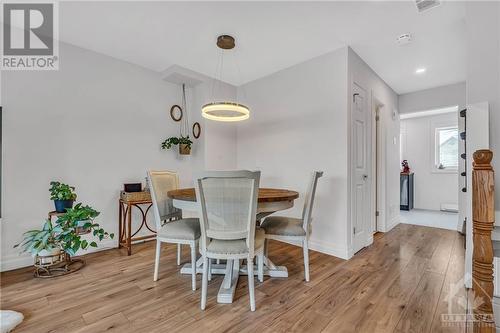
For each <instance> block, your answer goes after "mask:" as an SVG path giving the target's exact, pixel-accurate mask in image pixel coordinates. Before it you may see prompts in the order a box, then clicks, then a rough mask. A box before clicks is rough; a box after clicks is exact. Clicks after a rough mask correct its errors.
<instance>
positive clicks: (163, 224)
mask: <svg viewBox="0 0 500 333" xmlns="http://www.w3.org/2000/svg"><path fill="white" fill-rule="evenodd" d="M148 183H149V188H150V192H151V200H152V201H153V216H154V219H155V223H156V255H155V271H154V277H153V280H154V281H157V280H158V270H159V266H160V253H161V243H173V244H177V264H178V265H179V264H180V246H181V245H182V244H186V245H189V246H190V247H191V267H196V248H197V246H198V240H199V238H200V221H199V219H197V218H182V212H181V211H180V210H179V209H177V208H175V207H174V206H173V204H172V200H171V199H170V198H169V197H168V195H167V192H168V191H171V190H174V189H177V188H178V187H179V177H178V176H177V174H176V173H175V172H172V171H148ZM191 287H192V289H193V290H196V269H193V272H192V274H191Z"/></svg>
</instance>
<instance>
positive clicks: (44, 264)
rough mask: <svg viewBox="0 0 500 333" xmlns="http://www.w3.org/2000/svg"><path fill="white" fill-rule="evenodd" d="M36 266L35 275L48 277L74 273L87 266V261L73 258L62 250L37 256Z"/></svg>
mask: <svg viewBox="0 0 500 333" xmlns="http://www.w3.org/2000/svg"><path fill="white" fill-rule="evenodd" d="M34 266H35V271H34V273H33V275H34V276H35V277H36V278H45V279H46V278H54V277H58V276H63V275H67V274H70V273H74V272H76V271H78V270H80V269H81V268H82V267H83V266H85V261H84V260H83V259H72V258H71V257H70V255H69V254H67V253H65V252H61V253H60V254H57V255H50V256H36V257H35V263H34Z"/></svg>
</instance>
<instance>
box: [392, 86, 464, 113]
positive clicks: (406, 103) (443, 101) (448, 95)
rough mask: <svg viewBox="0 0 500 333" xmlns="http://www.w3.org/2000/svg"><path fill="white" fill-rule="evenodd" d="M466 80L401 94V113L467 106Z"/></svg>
mask: <svg viewBox="0 0 500 333" xmlns="http://www.w3.org/2000/svg"><path fill="white" fill-rule="evenodd" d="M465 89H466V84H465V82H460V83H456V84H451V85H447V86H441V87H436V88H431V89H426V90H420V91H415V92H411V93H407V94H402V95H399V113H401V114H403V113H409V112H418V111H428V110H434V109H439V108H443V107H448V106H455V105H458V107H459V109H460V110H461V109H463V108H464V107H465Z"/></svg>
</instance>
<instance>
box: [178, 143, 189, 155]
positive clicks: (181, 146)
mask: <svg viewBox="0 0 500 333" xmlns="http://www.w3.org/2000/svg"><path fill="white" fill-rule="evenodd" d="M179 154H181V155H190V154H191V147H189V146H188V145H187V144H184V143H181V144H179Z"/></svg>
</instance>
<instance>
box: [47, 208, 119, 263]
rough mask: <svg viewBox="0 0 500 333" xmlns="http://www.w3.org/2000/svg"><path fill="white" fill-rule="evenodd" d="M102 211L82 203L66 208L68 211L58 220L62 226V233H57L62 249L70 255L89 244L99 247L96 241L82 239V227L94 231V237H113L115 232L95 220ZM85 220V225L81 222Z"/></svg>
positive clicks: (59, 225) (100, 239) (100, 238)
mask: <svg viewBox="0 0 500 333" xmlns="http://www.w3.org/2000/svg"><path fill="white" fill-rule="evenodd" d="M99 214H100V213H99V212H98V211H96V210H95V209H93V208H92V207H90V206H82V204H81V203H79V204H77V205H75V207H73V208H69V209H67V210H66V213H64V214H63V215H61V216H59V218H58V219H57V221H56V224H57V226H58V227H60V228H61V233H59V234H58V235H57V239H58V241H59V242H60V244H61V247H62V249H63V250H64V251H65V252H66V253H68V254H69V255H75V253H76V252H77V251H78V250H80V249H83V250H86V249H87V248H88V247H89V246H91V247H97V243H96V242H95V241H92V242H90V243H89V242H88V241H87V240H85V239H82V236H81V235H80V234H79V233H78V230H79V229H80V228H83V229H84V230H88V231H90V232H92V234H93V236H94V237H97V238H98V239H99V241H102V240H103V239H104V238H107V237H109V238H111V239H112V238H113V237H114V234H113V233H108V232H106V231H104V229H103V228H101V227H100V225H99V224H98V223H95V222H94V219H95V218H96V217H97V216H98V215H99ZM82 222H83V225H81V223H82Z"/></svg>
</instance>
